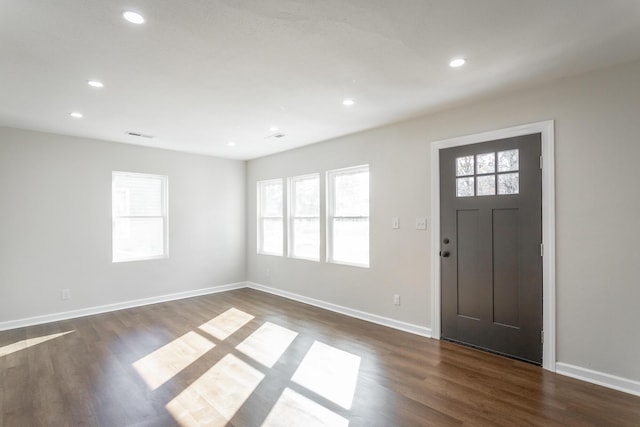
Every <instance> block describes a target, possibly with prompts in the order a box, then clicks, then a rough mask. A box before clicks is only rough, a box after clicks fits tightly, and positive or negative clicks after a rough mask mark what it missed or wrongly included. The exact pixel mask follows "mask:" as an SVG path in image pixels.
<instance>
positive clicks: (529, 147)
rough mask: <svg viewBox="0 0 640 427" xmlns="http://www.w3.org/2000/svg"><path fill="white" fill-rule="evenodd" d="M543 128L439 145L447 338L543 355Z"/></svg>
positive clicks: (525, 355) (533, 357)
mask: <svg viewBox="0 0 640 427" xmlns="http://www.w3.org/2000/svg"><path fill="white" fill-rule="evenodd" d="M540 154H541V140H540V134H533V135H526V136H519V137H514V138H508V139H502V140H496V141H489V142H483V143H479V144H472V145H466V146H461V147H454V148H449V149H444V150H441V151H440V209H441V211H440V218H441V220H440V222H441V230H440V236H441V242H440V249H441V252H440V255H441V258H440V262H441V277H442V283H441V294H442V301H441V302H442V331H441V332H442V333H441V336H442V338H444V339H448V340H451V341H456V342H460V343H464V344H469V345H472V346H476V347H480V348H483V349H487V350H489V351H493V352H497V353H501V354H505V355H508V356H512V357H516V358H519V359H524V360H528V361H531V362H534V363H538V364H541V363H542V342H541V332H542V258H541V243H542V171H541V169H540Z"/></svg>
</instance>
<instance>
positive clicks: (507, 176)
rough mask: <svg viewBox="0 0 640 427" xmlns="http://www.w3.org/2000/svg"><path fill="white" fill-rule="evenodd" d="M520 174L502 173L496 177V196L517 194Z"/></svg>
mask: <svg viewBox="0 0 640 427" xmlns="http://www.w3.org/2000/svg"><path fill="white" fill-rule="evenodd" d="M519 175H520V174H519V173H517V172H516V173H503V174H499V175H498V194H518V192H519V191H520V176H519Z"/></svg>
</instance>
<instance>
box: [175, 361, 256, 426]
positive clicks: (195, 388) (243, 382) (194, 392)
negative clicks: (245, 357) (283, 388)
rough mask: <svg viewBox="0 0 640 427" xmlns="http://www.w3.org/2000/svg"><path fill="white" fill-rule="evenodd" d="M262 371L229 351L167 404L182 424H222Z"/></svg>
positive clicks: (251, 388) (239, 403)
mask: <svg viewBox="0 0 640 427" xmlns="http://www.w3.org/2000/svg"><path fill="white" fill-rule="evenodd" d="M263 378H264V374H262V373H261V372H260V371H258V370H256V369H255V368H253V367H251V366H250V365H248V364H247V363H245V362H243V361H242V360H240V359H238V358H237V357H236V356H234V355H232V354H227V355H226V356H225V357H223V358H222V359H220V361H219V362H218V363H216V364H215V365H214V366H213V367H211V369H209V370H208V371H207V372H205V373H204V374H203V375H202V376H201V377H200V378H198V379H197V380H195V381H194V382H193V384H191V385H190V386H189V387H187V388H186V389H185V390H183V391H182V392H181V393H180V394H179V395H178V396H176V397H175V398H174V399H173V400H171V401H170V402H169V403H168V404H167V406H166V408H167V410H168V411H169V413H171V415H172V416H173V418H174V419H175V420H176V421H177V422H178V423H179V424H180V425H181V426H183V427H191V426H194V427H195V426H202V425H206V426H213V427H216V426H221V427H222V426H225V425H226V424H227V423H228V422H229V421H230V420H231V419H232V418H233V416H234V415H235V413H236V412H237V411H238V409H240V407H241V406H242V405H243V404H244V402H245V401H246V400H247V399H248V398H249V396H251V393H253V391H254V390H255V389H256V387H258V384H260V382H261V381H262V380H263Z"/></svg>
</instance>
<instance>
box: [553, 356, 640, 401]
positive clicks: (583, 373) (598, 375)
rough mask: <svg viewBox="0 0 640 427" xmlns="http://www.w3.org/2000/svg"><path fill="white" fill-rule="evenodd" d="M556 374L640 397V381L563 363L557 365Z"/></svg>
mask: <svg viewBox="0 0 640 427" xmlns="http://www.w3.org/2000/svg"><path fill="white" fill-rule="evenodd" d="M556 372H557V373H558V374H562V375H566V376H568V377H572V378H575V379H578V380H581V381H586V382H589V383H593V384H597V385H601V386H603V387H608V388H612V389H614V390H618V391H622V392H624V393H629V394H634V395H636V396H640V381H634V380H630V379H628V378H623V377H618V376H616V375H611V374H605V373H604V372H598V371H594V370H591V369H587V368H582V367H580V366H575V365H570V364H568V363H562V362H558V363H556Z"/></svg>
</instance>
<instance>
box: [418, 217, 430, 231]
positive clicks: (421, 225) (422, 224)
mask: <svg viewBox="0 0 640 427" xmlns="http://www.w3.org/2000/svg"><path fill="white" fill-rule="evenodd" d="M426 229H427V218H416V230H426Z"/></svg>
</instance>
